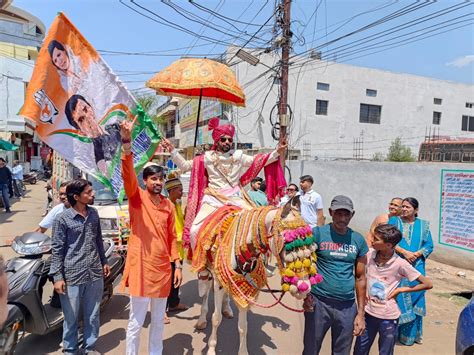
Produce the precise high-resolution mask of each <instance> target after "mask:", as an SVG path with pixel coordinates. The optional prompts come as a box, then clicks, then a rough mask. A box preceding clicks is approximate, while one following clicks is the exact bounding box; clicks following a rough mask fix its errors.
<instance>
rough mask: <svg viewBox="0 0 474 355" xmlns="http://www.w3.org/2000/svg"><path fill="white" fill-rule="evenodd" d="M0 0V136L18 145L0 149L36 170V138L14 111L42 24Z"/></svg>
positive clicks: (7, 0) (6, 0) (21, 100)
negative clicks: (13, 151)
mask: <svg viewBox="0 0 474 355" xmlns="http://www.w3.org/2000/svg"><path fill="white" fill-rule="evenodd" d="M11 3H12V1H11V0H0V138H2V139H5V140H8V141H11V142H12V143H14V144H16V145H18V146H20V149H19V150H18V151H17V153H15V154H14V153H11V152H10V153H8V154H5V152H2V153H1V154H2V155H3V156H5V155H6V156H7V158H8V160H9V162H10V163H11V161H12V159H14V158H15V159H20V161H22V162H28V163H31V167H32V168H35V169H38V168H39V166H40V165H41V158H40V144H39V143H40V140H39V139H38V138H37V137H35V135H34V128H35V127H34V126H33V125H32V124H30V123H26V122H25V120H24V119H23V118H22V117H20V116H18V115H17V113H18V111H19V110H20V108H21V107H22V106H23V103H24V99H25V93H26V87H27V85H28V82H29V80H30V78H31V74H32V72H33V67H34V64H35V60H36V58H37V56H38V52H39V48H40V47H41V44H42V40H43V38H44V32H45V27H44V24H43V23H42V22H41V21H40V20H39V19H38V18H36V17H35V16H33V15H31V14H29V13H27V12H26V11H23V10H21V9H19V8H16V7H14V6H12V5H11Z"/></svg>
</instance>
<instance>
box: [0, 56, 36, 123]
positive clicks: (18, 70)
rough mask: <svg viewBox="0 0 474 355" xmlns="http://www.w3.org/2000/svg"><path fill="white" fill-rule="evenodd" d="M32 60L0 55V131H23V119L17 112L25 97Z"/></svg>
mask: <svg viewBox="0 0 474 355" xmlns="http://www.w3.org/2000/svg"><path fill="white" fill-rule="evenodd" d="M33 66H34V62H33V61H31V60H20V59H16V58H8V57H2V56H1V55H0V131H13V132H24V131H25V120H24V119H23V118H22V117H20V116H18V115H17V113H18V111H19V110H20V108H21V107H22V106H23V103H24V99H25V88H26V86H25V83H27V82H29V81H30V78H31V74H32V73H33Z"/></svg>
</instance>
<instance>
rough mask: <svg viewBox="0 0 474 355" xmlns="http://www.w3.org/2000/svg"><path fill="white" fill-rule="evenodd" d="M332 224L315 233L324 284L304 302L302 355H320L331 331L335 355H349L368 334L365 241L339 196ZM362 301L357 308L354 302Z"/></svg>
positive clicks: (332, 209)
mask: <svg viewBox="0 0 474 355" xmlns="http://www.w3.org/2000/svg"><path fill="white" fill-rule="evenodd" d="M329 214H330V215H331V217H332V223H330V224H327V225H324V226H321V227H315V228H313V236H314V238H315V239H316V243H317V245H318V249H317V250H316V254H317V257H318V259H317V268H318V272H319V273H320V274H321V275H322V277H323V281H322V282H321V283H319V284H317V285H313V287H312V289H311V293H310V294H309V296H308V297H307V298H306V299H305V302H304V308H305V313H304V316H305V329H304V350H303V354H308V355H309V354H311V355H313V354H319V351H320V350H321V345H322V343H323V340H324V337H325V335H326V333H327V331H328V330H329V329H330V328H331V337H332V342H331V343H332V354H335V355H337V354H349V353H350V349H351V346H352V337H353V336H359V335H361V334H362V332H363V331H364V329H365V320H364V313H365V311H364V305H365V295H366V278H365V265H366V262H367V260H366V256H365V255H366V254H367V251H368V247H367V243H366V242H365V238H364V237H363V236H362V235H361V234H359V233H357V232H355V231H353V230H352V229H350V228H349V222H350V221H351V219H352V217H353V216H354V205H353V203H352V200H351V199H350V198H349V197H347V196H343V195H338V196H336V197H334V198H333V200H332V201H331V206H330V208H329ZM356 296H357V304H356V302H355V297H356Z"/></svg>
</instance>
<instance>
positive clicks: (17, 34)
mask: <svg viewBox="0 0 474 355" xmlns="http://www.w3.org/2000/svg"><path fill="white" fill-rule="evenodd" d="M34 26H35V24H34V23H25V21H23V22H17V21H14V20H11V19H6V18H2V17H0V32H1V33H0V42H5V43H14V44H17V45H20V46H29V47H38V48H39V47H41V41H42V40H43V35H42V34H38V33H36V29H35V27H34Z"/></svg>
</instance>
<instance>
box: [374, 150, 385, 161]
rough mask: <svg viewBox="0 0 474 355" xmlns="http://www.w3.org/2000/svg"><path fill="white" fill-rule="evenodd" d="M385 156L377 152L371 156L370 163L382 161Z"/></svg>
mask: <svg viewBox="0 0 474 355" xmlns="http://www.w3.org/2000/svg"><path fill="white" fill-rule="evenodd" d="M384 160H385V155H384V154H383V153H381V152H377V153H375V154H374V155H373V156H372V161H384Z"/></svg>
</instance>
